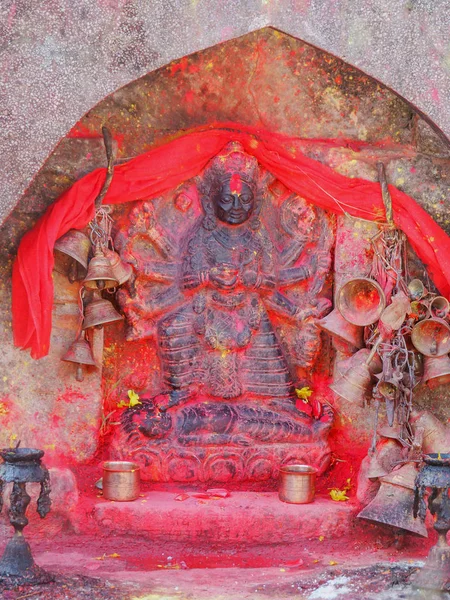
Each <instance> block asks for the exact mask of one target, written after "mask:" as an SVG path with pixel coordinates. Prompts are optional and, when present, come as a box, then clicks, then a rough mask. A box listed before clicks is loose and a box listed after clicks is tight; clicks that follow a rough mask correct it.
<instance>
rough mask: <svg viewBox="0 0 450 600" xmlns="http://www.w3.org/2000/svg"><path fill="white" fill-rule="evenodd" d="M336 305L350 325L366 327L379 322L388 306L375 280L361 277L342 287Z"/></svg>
mask: <svg viewBox="0 0 450 600" xmlns="http://www.w3.org/2000/svg"><path fill="white" fill-rule="evenodd" d="M336 305H337V308H338V310H339V312H340V313H341V315H342V316H343V317H344V319H346V320H347V321H348V322H349V323H352V324H353V325H358V326H359V327H365V326H367V325H372V323H375V322H376V321H378V319H379V318H380V316H381V313H382V312H383V310H384V307H385V306H386V297H385V295H384V292H383V290H382V288H381V286H380V285H379V284H378V283H377V282H376V281H375V280H374V279H369V278H367V277H359V278H356V279H350V280H349V281H347V283H345V284H344V285H343V286H342V287H341V289H340V290H339V292H338V294H337V299H336Z"/></svg>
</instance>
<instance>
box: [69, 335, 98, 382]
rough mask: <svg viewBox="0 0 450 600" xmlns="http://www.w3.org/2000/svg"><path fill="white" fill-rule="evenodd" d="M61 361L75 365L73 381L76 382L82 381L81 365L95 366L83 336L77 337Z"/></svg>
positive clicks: (87, 343) (89, 347)
mask: <svg viewBox="0 0 450 600" xmlns="http://www.w3.org/2000/svg"><path fill="white" fill-rule="evenodd" d="M61 360H64V361H66V362H73V363H76V365H77V373H76V375H75V379H76V380H77V381H83V365H90V366H93V367H95V366H96V363H95V360H94V357H93V355H92V350H91V346H90V344H89V342H88V341H87V340H86V339H85V337H84V335H83V334H81V335H79V336H78V337H77V339H76V340H75V341H74V342H73V343H72V345H71V346H70V348H69V349H68V351H67V352H66V354H65V355H64V356H63V357H62V359H61Z"/></svg>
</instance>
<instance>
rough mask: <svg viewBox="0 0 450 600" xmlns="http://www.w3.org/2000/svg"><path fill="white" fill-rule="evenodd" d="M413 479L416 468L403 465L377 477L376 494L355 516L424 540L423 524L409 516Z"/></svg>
mask: <svg viewBox="0 0 450 600" xmlns="http://www.w3.org/2000/svg"><path fill="white" fill-rule="evenodd" d="M416 476H417V469H416V467H415V466H414V464H413V463H406V464H405V465H403V466H401V467H400V468H398V469H395V470H394V471H392V472H391V473H389V475H386V476H385V477H381V479H380V482H381V485H380V489H379V490H378V493H377V495H376V496H375V498H374V499H373V500H372V501H371V502H370V503H369V504H368V505H367V506H366V507H365V508H363V510H362V511H361V512H360V513H359V514H358V517H359V518H360V519H366V520H368V521H374V522H375V523H381V524H383V525H390V526H391V527H397V528H398V529H403V530H405V531H408V532H410V533H413V534H415V535H420V536H422V537H428V532H427V529H426V527H425V525H424V524H423V523H422V521H421V520H420V519H415V518H414V515H413V505H414V482H415V479H416Z"/></svg>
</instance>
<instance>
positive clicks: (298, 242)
mask: <svg viewBox="0 0 450 600" xmlns="http://www.w3.org/2000/svg"><path fill="white" fill-rule="evenodd" d="M305 243H306V237H305V236H301V235H299V236H298V237H296V238H294V239H292V240H291V241H290V242H289V244H288V245H287V246H285V247H284V248H283V250H281V252H280V265H281V266H282V267H288V266H292V265H293V264H294V263H295V262H296V261H297V260H298V258H299V257H300V255H301V253H302V252H303V248H304V247H305Z"/></svg>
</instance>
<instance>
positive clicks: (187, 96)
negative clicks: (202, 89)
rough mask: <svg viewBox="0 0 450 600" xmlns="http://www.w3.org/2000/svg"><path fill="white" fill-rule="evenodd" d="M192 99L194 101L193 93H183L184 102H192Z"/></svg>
mask: <svg viewBox="0 0 450 600" xmlns="http://www.w3.org/2000/svg"><path fill="white" fill-rule="evenodd" d="M193 99H194V92H193V91H192V90H190V91H189V92H186V93H185V95H184V101H185V102H192V100H193Z"/></svg>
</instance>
